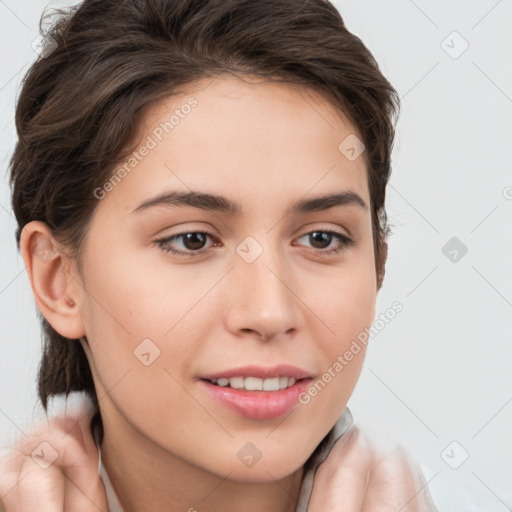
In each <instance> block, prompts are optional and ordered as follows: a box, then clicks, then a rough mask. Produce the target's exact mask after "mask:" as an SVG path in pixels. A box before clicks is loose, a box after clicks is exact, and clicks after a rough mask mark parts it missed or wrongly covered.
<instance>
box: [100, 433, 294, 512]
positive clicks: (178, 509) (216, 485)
mask: <svg viewBox="0 0 512 512" xmlns="http://www.w3.org/2000/svg"><path fill="white" fill-rule="evenodd" d="M101 454H102V462H103V465H104V466H105V469H106V470H107V473H108V475H109V478H110V480H111V483H112V486H113V487H114V490H115V492H116V494H117V496H118V498H119V502H120V504H121V506H122V507H123V509H124V512H150V511H151V512H153V511H154V510H165V511H167V512H184V511H188V512H202V511H204V510H208V511H209V512H221V511H222V512H224V511H225V510H231V511H242V510H243V511H244V512H261V511H262V510H265V511H266V512H294V511H295V510H296V507H297V502H298V497H299V493H300V488H301V484H302V478H303V468H300V469H299V470H297V471H296V472H294V473H292V474H290V475H288V476H287V477H285V478H283V479H281V480H270V481H269V482H240V481H233V480H230V479H229V474H228V475H224V476H221V475H216V474H213V473H211V472H209V471H206V470H204V469H202V468H200V467H198V466H195V465H193V464H191V463H189V462H187V461H184V460H182V459H180V458H178V457H176V456H174V455H173V454H171V453H169V452H168V451H166V450H163V449H162V448H161V447H160V446H157V445H156V444H155V443H154V442H152V441H151V440H150V439H148V438H147V437H145V436H143V435H141V434H140V432H136V431H135V430H134V429H133V428H132V429H130V430H129V431H128V432H123V434H122V435H120V434H119V433H117V432H114V431H113V430H112V429H109V425H108V424H107V425H105V424H104V438H103V442H102V445H101Z"/></svg>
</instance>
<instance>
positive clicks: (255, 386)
mask: <svg viewBox="0 0 512 512" xmlns="http://www.w3.org/2000/svg"><path fill="white" fill-rule="evenodd" d="M204 380H206V382H209V383H211V384H214V385H215V386H219V387H222V388H233V389H239V390H241V391H280V390H281V389H287V388H289V387H291V386H293V385H294V384H295V383H296V382H297V381H300V380H303V379H296V378H295V377H270V378H266V379H262V378H260V377H229V378H228V377H221V378H218V379H204Z"/></svg>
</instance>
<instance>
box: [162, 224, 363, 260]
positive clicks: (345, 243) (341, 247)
mask: <svg viewBox="0 0 512 512" xmlns="http://www.w3.org/2000/svg"><path fill="white" fill-rule="evenodd" d="M315 232H321V233H328V234H330V235H332V236H334V237H335V238H336V239H337V240H338V244H337V246H335V247H332V248H330V249H329V248H328V249H316V248H310V249H309V250H310V252H313V253H315V254H317V255H320V256H331V255H339V254H340V253H342V252H344V251H345V250H347V249H349V248H350V247H352V246H354V245H355V243H356V240H355V239H354V238H353V237H352V236H349V235H346V234H345V233H340V232H339V231H338V230H335V229H332V228H331V229H329V228H316V229H314V228H313V229H311V228H310V229H309V230H305V231H303V232H302V234H301V235H300V236H298V237H295V238H294V241H295V240H296V239H300V238H303V237H305V236H308V235H311V234H313V233H315ZM189 233H201V234H204V235H207V237H210V238H211V239H212V240H213V247H219V246H220V245H223V244H222V242H221V243H219V241H218V237H217V236H216V235H215V234H214V233H211V232H210V231H209V230H206V229H188V230H186V229H185V230H181V231H180V232H178V233H175V234H172V235H169V236H166V237H163V238H160V239H158V240H155V241H154V242H153V244H154V245H157V246H158V247H159V248H160V250H162V251H163V252H165V253H172V254H175V255H177V256H178V257H182V258H194V257H199V256H202V255H203V254H204V253H206V252H208V251H209V250H210V248H203V249H198V250H197V251H194V250H185V251H183V250H177V249H172V248H170V247H168V248H166V247H165V245H166V244H170V242H171V241H172V240H173V239H176V238H183V237H184V236H185V235H187V234H189ZM294 245H295V244H294ZM299 245H300V244H299Z"/></svg>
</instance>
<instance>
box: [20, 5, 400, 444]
mask: <svg viewBox="0 0 512 512" xmlns="http://www.w3.org/2000/svg"><path fill="white" fill-rule="evenodd" d="M55 13H56V14H57V15H58V16H57V21H56V23H53V24H52V25H51V27H50V30H49V32H48V33H47V36H46V37H47V40H49V41H51V42H52V44H53V45H55V43H56V47H55V49H54V50H53V51H52V52H51V53H50V54H49V55H47V56H45V57H41V58H39V59H38V60H37V61H36V62H35V63H34V64H33V65H32V67H31V68H30V69H29V71H28V72H27V74H26V76H25V78H24V83H23V87H22V90H21V94H20V96H19V100H18V104H17V109H16V129H17V134H18V141H17V144H16V148H15V151H14V154H13V156H12V159H11V162H10V165H11V186H12V206H13V209H14V213H15V215H16V219H17V222H18V227H17V231H16V241H17V245H18V248H19V243H20V234H21V231H22V229H23V227H24V226H25V224H27V223H28V222H30V221H32V220H39V221H43V222H45V223H46V224H47V225H48V226H49V228H50V229H51V231H52V233H53V234H54V236H55V237H56V239H57V240H59V241H60V242H61V243H62V244H63V245H65V246H66V247H67V248H69V250H70V254H71V255H73V257H75V258H76V260H77V263H78V266H79V268H80V248H81V244H82V243H83V240H84V239H85V234H86V232H87V226H88V223H89V222H90V219H91V217H92V213H93V211H94V208H95V206H96V204H97V201H98V199H97V198H96V197H95V195H94V194H93V191H94V190H95V189H96V188H97V187H99V186H101V185H102V184H103V183H105V182H106V181H107V179H108V178H109V176H110V175H111V173H112V171H113V168H114V166H115V165H116V163H117V162H119V161H120V159H121V158H124V157H125V156H126V155H128V154H129V153H130V152H131V151H133V148H130V147H129V146H130V144H131V143H132V141H133V138H134V136H135V134H136V130H137V125H138V121H139V120H140V119H141V116H143V114H144V112H145V111H147V108H148V107H149V105H150V104H151V103H153V102H154V101H156V100H158V99H160V98H163V97H167V96H171V95H172V94H176V93H181V92H184V91H185V90H186V87H187V85H190V84H191V83H193V82H194V81H197V80H200V79H204V78H208V77H213V76H216V75H218V74H221V73H233V74H235V75H257V76H260V77H263V78H265V79H267V80H272V81H280V82H287V83H291V84H296V85H299V86H303V87H306V88H309V89H313V90H315V91H317V92H320V93H321V94H323V95H324V96H325V97H326V98H327V99H328V100H329V101H330V102H331V103H332V104H333V105H334V106H335V107H336V108H337V109H339V111H341V112H343V113H344V115H345V116H346V117H347V118H348V119H349V121H350V122H351V123H352V124H353V125H354V127H355V128H356V129H357V130H358V132H359V134H360V135H361V137H362V138H363V143H364V144H365V146H366V151H365V153H364V155H365V158H366V162H367V168H368V186H369V191H370V198H371V213H372V231H373V240H374V248H375V249H374V250H375V263H376V269H377V276H376V278H377V289H380V287H381V285H382V279H383V276H384V263H385V257H383V254H384V250H385V246H386V239H387V235H388V234H389V233H390V230H389V227H388V226H387V218H386V211H385V206H384V204H385V193H386V185H387V182H388V180H389V176H390V172H391V162H390V153H391V149H392V146H393V140H394V118H395V116H397V115H398V110H399V106H400V105H399V98H398V94H397V93H396V91H395V90H394V89H393V87H392V86H391V85H390V83H389V82H388V80H387V79H386V78H385V77H384V76H383V75H382V73H381V72H380V69H379V66H378V64H377V62H376V61H375V59H374V57H373V56H372V54H371V53H370V52H369V50H368V49H367V48H366V47H365V46H364V44H363V43H362V42H361V40H360V39H359V38H358V37H357V36H355V35H354V34H352V33H350V32H349V31H348V30H347V29H346V28H345V25H344V22H343V20H342V18H341V16H340V14H339V12H338V11H337V9H336V8H335V7H334V6H333V5H332V4H331V3H329V2H328V1H326V0H85V1H84V2H83V3H82V4H81V5H79V6H77V7H73V8H71V9H69V10H67V11H64V10H58V11H55ZM42 22H43V19H42ZM48 36H50V37H51V39H49V38H48ZM52 40H53V41H52ZM51 49H52V48H49V47H48V48H47V50H51ZM43 55H44V53H43ZM340 142H341V141H340ZM39 317H40V320H41V323H42V327H43V333H44V347H43V357H42V360H41V364H40V368H39V381H38V392H39V398H40V400H41V402H42V404H43V407H44V408H45V409H46V407H47V400H48V397H49V396H50V395H52V394H56V393H69V392H71V391H80V390H85V391H87V392H89V393H90V395H91V397H92V398H93V400H94V402H95V404H96V405H97V396H96V392H95V389H94V384H93V379H92V375H91V370H90V368H89V364H88V361H87V359H86V356H85V353H84V351H83V349H82V347H81V345H80V343H78V342H77V341H76V340H69V339H67V338H65V337H63V336H61V335H60V334H59V333H57V332H56V331H55V330H54V329H53V328H52V326H51V325H50V324H49V323H48V322H47V321H46V319H45V318H44V317H43V316H42V314H41V313H40V312H39ZM93 425H95V426H98V427H99V432H100V434H99V435H100V440H101V439H102V425H101V417H100V416H99V412H98V414H97V415H96V417H95V420H94V422H93ZM100 442H101V441H100Z"/></svg>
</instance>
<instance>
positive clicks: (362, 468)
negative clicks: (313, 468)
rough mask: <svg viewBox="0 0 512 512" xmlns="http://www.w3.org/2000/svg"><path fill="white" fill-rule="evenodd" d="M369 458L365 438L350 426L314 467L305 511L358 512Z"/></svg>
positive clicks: (369, 448) (369, 449)
mask: <svg viewBox="0 0 512 512" xmlns="http://www.w3.org/2000/svg"><path fill="white" fill-rule="evenodd" d="M345 436H347V437H345ZM373 458H374V454H373V450H372V448H371V446H370V444H369V442H368V440H367V439H366V437H365V436H364V434H363V433H362V432H361V431H360V430H359V429H358V428H357V427H356V426H353V427H352V428H351V429H350V431H349V432H347V433H346V434H345V435H344V436H343V437H342V438H341V439H340V440H339V441H338V442H337V443H336V444H335V445H334V447H333V448H332V449H331V451H330V453H329V456H328V457H327V459H326V460H325V461H324V462H323V463H322V464H321V465H320V466H319V467H318V469H317V472H316V474H315V478H314V481H313V490H312V493H311V498H310V501H309V505H308V512H325V511H326V510H329V511H336V510H341V509H342V510H343V512H361V509H362V506H363V503H364V499H365V496H366V491H367V485H368V474H369V472H370V470H371V467H372V463H373Z"/></svg>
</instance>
